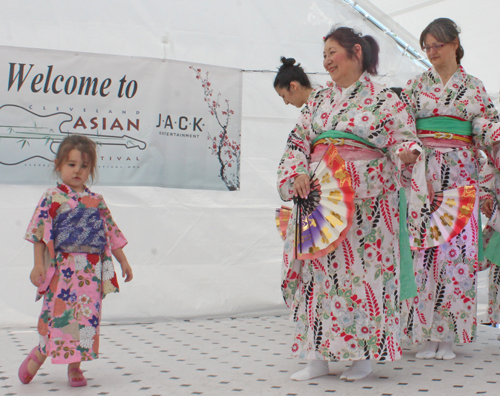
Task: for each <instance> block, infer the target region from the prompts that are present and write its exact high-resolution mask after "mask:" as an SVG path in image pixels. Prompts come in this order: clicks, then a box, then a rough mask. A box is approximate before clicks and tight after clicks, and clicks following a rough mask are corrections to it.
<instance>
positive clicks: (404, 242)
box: [313, 130, 417, 300]
mask: <svg viewBox="0 0 500 396" xmlns="http://www.w3.org/2000/svg"><path fill="white" fill-rule="evenodd" d="M344 139H347V140H349V143H348V144H350V145H354V146H357V147H361V148H367V149H376V150H381V151H382V152H384V153H386V152H387V148H379V147H377V146H375V145H374V144H373V143H371V142H369V141H368V140H365V139H363V138H361V137H359V136H357V135H354V134H352V133H348V132H342V131H336V130H330V131H326V132H323V133H322V134H321V135H319V136H317V137H316V138H315V139H314V140H313V148H314V147H315V146H316V145H319V144H334V145H343V144H344V143H345V141H344ZM399 211H400V221H399V250H400V274H399V275H400V293H401V295H400V299H401V300H405V299H408V298H412V297H414V296H416V295H417V285H416V282H415V274H414V272H413V258H412V254H411V248H410V235H409V233H408V225H407V220H406V219H407V198H406V193H405V189H404V188H401V189H400V191H399Z"/></svg>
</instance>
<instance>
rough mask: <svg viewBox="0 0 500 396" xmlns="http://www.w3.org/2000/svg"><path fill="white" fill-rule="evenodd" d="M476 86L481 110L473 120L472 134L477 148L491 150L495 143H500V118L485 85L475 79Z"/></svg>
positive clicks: (476, 97)
mask: <svg viewBox="0 0 500 396" xmlns="http://www.w3.org/2000/svg"><path fill="white" fill-rule="evenodd" d="M475 85H476V95H475V99H476V100H477V101H478V102H479V104H480V110H479V114H477V115H476V117H474V118H473V119H472V133H473V135H474V141H475V144H476V146H478V147H488V148H489V147H491V146H492V145H493V143H494V142H498V141H500V117H499V115H498V111H497V110H496V109H495V106H494V105H493V102H492V101H491V99H490V97H489V96H488V94H487V93H486V89H485V88H484V85H483V83H482V82H481V81H480V80H478V79H475Z"/></svg>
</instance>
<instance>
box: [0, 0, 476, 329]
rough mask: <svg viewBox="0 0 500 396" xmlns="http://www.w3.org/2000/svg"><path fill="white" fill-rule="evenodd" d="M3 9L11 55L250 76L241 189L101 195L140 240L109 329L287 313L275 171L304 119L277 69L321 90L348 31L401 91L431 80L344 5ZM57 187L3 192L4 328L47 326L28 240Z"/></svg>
mask: <svg viewBox="0 0 500 396" xmlns="http://www.w3.org/2000/svg"><path fill="white" fill-rule="evenodd" d="M373 3H374V4H376V3H382V2H377V1H374V2H373ZM387 3H389V2H387ZM391 3H392V2H391ZM378 5H379V6H381V7H382V6H383V4H378ZM1 11H2V12H1V15H2V17H1V19H2V24H0V38H1V39H0V44H1V45H9V46H19V47H32V48H42V49H43V48H45V49H56V50H65V51H74V52H94V53H104V54H114V55H123V56H134V57H155V58H168V59H175V60H181V61H190V62H199V63H205V64H213V65H222V66H228V67H236V68H241V69H243V70H245V71H244V78H243V122H242V164H241V169H242V173H241V191H239V192H232V193H230V192H211V191H198V190H176V189H162V188H145V187H137V188H131V187H130V188H123V187H121V188H119V187H100V186H99V185H97V186H95V187H94V188H93V190H94V191H96V192H99V193H102V194H103V195H104V197H105V198H106V201H107V203H108V205H109V207H110V209H111V211H112V214H113V217H114V218H115V220H116V221H117V223H118V225H119V226H120V228H121V229H122V230H123V232H124V233H125V235H126V236H127V238H128V240H129V242H130V243H129V245H128V246H127V247H126V248H125V252H126V254H127V256H128V258H129V261H130V263H131V265H132V267H133V269H134V272H135V279H134V280H133V282H131V283H130V284H125V285H124V284H122V292H121V293H120V294H119V295H110V296H108V297H107V298H106V300H105V303H104V313H103V319H104V320H105V321H113V322H130V321H153V320H157V319H163V320H165V319H172V318H194V317H216V316H242V315H258V314H275V313H284V312H285V306H284V304H283V302H282V299H281V294H280V270H281V251H282V242H281V239H280V237H279V236H278V233H277V231H276V228H275V226H274V209H275V208H276V207H278V206H279V205H281V201H280V200H279V199H278V194H277V192H276V188H275V179H276V176H275V175H276V167H277V164H278V162H279V159H280V157H281V155H282V151H283V148H284V145H285V140H286V137H287V135H288V133H289V131H290V130H291V129H292V128H293V126H294V123H295V120H296V117H297V115H298V110H297V109H295V108H290V107H285V106H284V104H283V102H282V101H281V99H280V98H279V97H278V95H276V93H275V92H274V90H273V88H272V81H273V79H274V73H270V72H265V71H275V70H276V67H277V66H279V58H280V56H281V55H285V56H287V57H294V58H296V59H297V60H298V61H299V62H301V63H302V65H303V66H304V67H305V69H306V71H307V72H310V73H319V74H316V75H312V80H313V81H314V82H315V83H316V84H324V83H325V81H326V80H327V78H328V76H327V75H326V74H325V73H324V72H323V68H322V50H323V48H322V37H323V36H324V35H325V34H326V33H327V32H328V30H329V29H330V28H331V26H332V25H333V24H336V23H338V24H342V25H347V26H352V27H354V28H356V29H358V30H361V31H362V32H363V33H364V34H373V35H374V36H376V37H377V39H378V41H379V43H380V46H381V54H380V58H381V63H380V74H381V77H380V80H381V81H382V82H383V83H386V84H387V85H388V86H401V85H402V84H404V83H405V82H406V81H407V80H408V78H409V77H411V76H414V75H416V74H417V73H419V72H421V69H420V68H419V67H418V66H417V65H416V64H415V63H413V62H412V61H411V60H410V59H409V58H408V57H406V56H403V55H402V54H401V51H400V50H399V49H398V48H397V47H396V44H395V43H394V41H393V40H392V39H391V38H390V37H388V36H387V35H385V34H383V33H381V31H380V30H378V29H377V28H375V27H374V26H373V25H370V24H368V23H367V22H366V21H364V20H363V18H362V17H361V16H360V15H359V13H357V12H356V11H354V10H353V9H352V8H351V7H350V6H348V5H346V4H345V3H344V2H343V1H341V0H276V1H266V0H253V1H242V0H212V1H209V2H207V1H201V0H188V1H184V2H179V1H173V0H163V1H159V0H142V1H140V2H138V1H132V0H120V1H116V0H107V1H97V0H89V1H86V2H84V3H74V2H71V3H68V2H61V1H58V0H47V1H44V2H43V3H40V2H36V1H33V0H18V1H15V2H2V5H1ZM379 12H380V11H379ZM398 18H399V16H398ZM427 19H432V17H428V18H426V21H427ZM388 22H390V21H388ZM394 26H396V25H394ZM410 38H411V37H410ZM417 48H418V47H417ZM466 50H467V48H466ZM0 57H1V55H0ZM0 67H5V65H3V66H1V63H0ZM253 70H258V72H252V71H253ZM261 71H264V72H261ZM471 72H474V70H471ZM477 74H478V75H479V77H482V74H484V73H483V72H481V73H477ZM186 155H189V153H186ZM0 171H1V169H0ZM54 182H55V181H54V180H46V181H40V183H41V185H38V186H10V185H2V186H0V218H1V223H0V224H1V227H0V246H1V251H2V255H1V258H0V270H1V273H2V280H1V287H0V327H6V326H18V325H34V324H35V323H36V322H35V320H36V317H37V315H38V313H39V309H40V305H39V304H34V303H33V298H34V292H35V290H34V287H33V286H31V284H30V283H29V279H28V277H29V272H30V270H31V268H32V265H33V264H32V263H33V259H32V256H33V254H32V247H31V244H29V243H28V242H25V241H24V240H23V239H22V237H23V235H24V232H25V229H26V227H27V224H28V221H29V219H30V217H31V215H32V212H33V210H34V207H35V205H36V203H37V202H38V199H39V197H40V195H41V194H42V192H43V191H44V189H45V188H47V187H48V186H51V185H53V184H54Z"/></svg>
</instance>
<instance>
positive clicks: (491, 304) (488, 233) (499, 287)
mask: <svg viewBox="0 0 500 396" xmlns="http://www.w3.org/2000/svg"><path fill="white" fill-rule="evenodd" d="M494 151H496V150H494ZM497 157H498V155H495V158H497ZM481 187H482V188H481V191H482V194H481V197H480V200H481V202H484V200H486V199H491V200H493V213H492V215H491V218H490V219H488V223H487V224H486V227H485V228H484V230H483V244H484V245H483V246H484V249H485V250H486V248H487V247H488V245H489V242H490V240H491V238H492V237H493V235H494V234H495V233H500V204H499V201H498V197H500V171H498V170H497V169H496V168H495V167H493V164H492V163H491V162H488V161H485V164H484V165H483V166H482V168H481ZM482 270H487V271H488V273H489V274H488V310H487V315H488V322H489V323H491V324H493V325H497V324H499V323H500V267H499V266H498V265H496V264H495V263H492V262H490V261H489V260H488V259H487V258H486V257H485V258H484V260H483V261H481V262H480V263H479V271H482Z"/></svg>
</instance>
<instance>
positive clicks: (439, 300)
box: [402, 66, 500, 343]
mask: <svg viewBox="0 0 500 396" xmlns="http://www.w3.org/2000/svg"><path fill="white" fill-rule="evenodd" d="M402 98H403V100H404V101H405V103H406V104H407V105H408V109H409V111H410V114H411V115H412V116H413V117H415V119H418V118H428V117H434V116H451V117H456V118H459V119H461V120H465V121H470V122H471V124H472V134H473V143H472V144H469V145H467V144H465V145H459V144H458V143H457V141H454V140H449V141H445V140H444V139H439V140H438V139H422V142H423V143H424V146H425V147H426V168H427V180H428V181H429V182H430V183H431V184H432V186H433V188H434V191H445V190H449V189H454V188H457V187H461V186H467V185H472V186H475V187H476V188H478V180H479V164H478V155H479V154H478V148H486V149H488V150H491V145H492V143H493V142H494V141H496V140H498V139H499V138H500V128H499V125H500V124H499V123H498V121H499V118H498V114H497V111H496V110H495V108H494V106H493V104H492V102H491V100H490V99H489V97H488V95H487V94H486V90H485V89H484V87H483V84H482V83H481V81H480V80H478V79H477V78H475V77H473V76H471V75H469V74H467V73H466V72H465V71H464V69H463V68H462V67H461V66H460V67H459V69H458V70H457V71H456V72H455V74H454V75H453V76H452V77H451V78H450V80H449V81H448V82H447V83H446V85H444V84H443V83H442V81H441V78H440V76H439V74H438V73H437V71H436V70H435V69H434V68H431V69H429V70H428V71H427V72H425V73H423V74H422V75H421V76H419V77H417V78H415V79H414V80H410V81H409V82H408V84H407V86H406V88H405V89H404V90H403V93H402ZM478 202H479V200H478V199H477V198H476V203H475V205H474V212H473V214H472V216H471V218H470V220H469V222H468V223H467V225H466V226H465V228H464V229H463V230H462V231H461V232H460V233H459V234H458V235H457V236H456V237H455V238H453V239H452V240H451V241H450V242H449V243H443V244H441V245H439V246H436V247H433V248H429V249H422V250H418V251H416V252H415V254H414V270H415V277H416V282H417V287H418V295H417V297H415V298H414V299H413V300H407V301H406V302H403V307H402V325H403V332H404V334H405V336H406V337H408V339H409V340H411V341H412V342H414V343H418V342H423V341H445V342H446V341H448V342H454V343H468V342H472V341H473V340H474V338H475V336H476V325H477V323H476V321H477V319H476V318H477V315H476V296H477V283H476V272H477V268H478V230H479V222H478Z"/></svg>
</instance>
